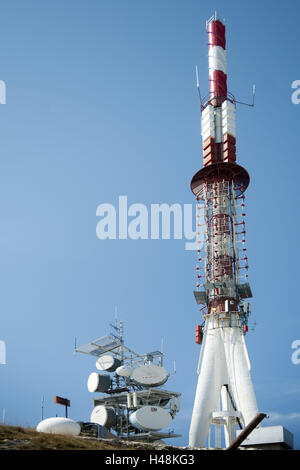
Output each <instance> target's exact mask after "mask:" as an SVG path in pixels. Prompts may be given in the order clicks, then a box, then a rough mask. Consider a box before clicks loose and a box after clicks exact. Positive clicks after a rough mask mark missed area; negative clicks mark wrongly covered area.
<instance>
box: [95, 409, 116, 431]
mask: <svg viewBox="0 0 300 470" xmlns="http://www.w3.org/2000/svg"><path fill="white" fill-rule="evenodd" d="M90 421H91V423H96V424H100V425H101V426H105V427H107V428H111V427H112V426H114V425H115V424H116V413H115V410H114V409H113V408H112V407H111V406H104V405H98V406H95V408H94V409H93V411H92V414H91V417H90Z"/></svg>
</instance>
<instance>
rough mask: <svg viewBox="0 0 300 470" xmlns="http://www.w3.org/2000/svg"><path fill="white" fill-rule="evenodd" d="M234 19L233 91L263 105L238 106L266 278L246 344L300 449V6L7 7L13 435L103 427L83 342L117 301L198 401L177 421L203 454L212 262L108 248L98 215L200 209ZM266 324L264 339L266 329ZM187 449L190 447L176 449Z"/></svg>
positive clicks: (115, 245)
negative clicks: (201, 269)
mask: <svg viewBox="0 0 300 470" xmlns="http://www.w3.org/2000/svg"><path fill="white" fill-rule="evenodd" d="M215 9H216V10H217V11H218V12H219V13H220V14H221V15H222V16H223V17H225V18H226V26H227V50H228V52H227V66H228V88H229V91H231V92H233V93H234V94H235V96H236V98H237V99H239V100H242V101H248V100H251V87H252V84H253V83H255V84H256V88H257V95H256V106H255V107H254V108H253V109H252V108H247V107H243V106H240V107H238V110H237V158H238V162H239V163H240V164H241V165H243V166H245V167H246V168H247V170H248V171H249V173H250V177H251V183H250V187H249V189H248V190H247V194H246V212H247V248H248V255H249V263H250V271H249V278H250V283H251V286H252V291H253V293H254V298H253V302H252V305H253V307H252V312H253V313H252V316H251V317H250V324H251V323H254V322H256V328H255V331H254V332H252V331H250V332H249V333H248V335H247V337H246V340H247V345H248V349H249V355H250V359H251V363H252V377H253V382H254V386H255V390H256V394H257V400H258V404H259V408H260V410H261V411H263V412H266V413H268V414H269V415H270V418H269V420H268V422H267V421H266V423H265V424H270V425H271V424H282V425H284V426H286V427H287V428H288V429H289V430H291V431H292V432H294V434H295V443H296V447H297V448H300V381H299V374H300V365H298V366H297V365H294V364H292V362H291V355H292V352H293V350H292V349H291V344H292V342H293V341H294V340H296V339H300V316H299V307H298V301H297V293H298V290H299V261H300V260H299V242H298V239H299V195H298V181H297V178H298V175H299V171H300V164H299V156H298V153H299V152H298V149H299V143H298V141H299V138H298V136H299V117H300V105H295V104H292V101H291V95H292V89H291V84H292V82H293V81H294V80H297V79H300V70H299V50H298V44H299V38H300V32H299V24H298V17H299V13H300V5H299V2H297V1H286V2H284V3H282V2H279V3H278V2H277V3H274V2H271V1H266V0H264V1H262V2H261V1H260V2H258V1H256V0H253V1H252V2H249V3H245V2H243V3H242V2H237V1H230V0H227V1H226V2H225V1H215V2H214V3H212V2H209V1H199V0H198V1H196V0H189V1H188V2H186V1H183V0H164V1H163V2H162V1H159V0H148V1H145V0H142V1H136V0H120V1H117V0H111V1H109V2H108V1H104V0H88V1H83V0H80V1H79V0H64V1H63V2H60V1H58V0H52V1H51V2H50V1H48V0H44V1H43V2H41V1H37V0H27V1H26V2H24V1H21V0H20V1H16V0H11V1H9V2H8V1H1V2H0V11H1V15H0V18H1V19H0V43H1V48H0V64H1V65H0V79H1V80H4V81H5V83H6V86H7V104H6V105H0V124H1V126H0V137H1V154H0V211H1V221H0V226H1V233H0V242H1V249H0V253H1V269H0V276H1V296H0V312H1V314H0V318H1V322H0V339H2V340H5V342H6V345H7V365H5V366H0V383H1V388H0V408H1V409H2V408H5V409H6V420H7V422H9V423H10V424H21V425H30V426H35V425H36V424H37V423H38V422H39V420H40V402H41V396H42V395H44V396H45V415H46V416H53V415H55V414H56V413H62V412H63V410H62V409H59V407H58V406H57V405H54V404H53V397H54V395H61V396H67V397H69V398H70V399H71V405H72V406H71V413H70V415H71V417H73V418H74V419H78V420H88V419H89V415H90V412H91V409H92V396H91V394H90V393H89V392H88V390H87V388H86V381H87V377H88V375H89V374H90V372H92V371H94V360H93V359H92V358H90V357H85V356H83V355H74V353H73V346H74V338H75V337H77V341H78V343H79V344H85V343H87V342H88V341H89V340H90V339H93V338H95V337H98V336H102V335H104V334H106V333H107V332H108V323H109V322H110V321H112V320H113V317H114V308H115V305H117V306H118V311H119V318H121V319H122V320H123V321H124V325H125V334H126V340H127V343H128V345H129V346H130V347H132V348H133V349H134V350H136V351H138V352H146V351H149V350H153V349H157V348H159V347H160V342H161V338H162V337H163V338H164V345H165V352H166V354H167V357H166V362H165V364H166V367H168V368H169V369H171V368H172V364H173V360H176V364H177V373H176V375H172V376H171V378H170V380H169V382H168V384H167V385H168V389H174V390H176V391H180V392H182V412H181V414H180V415H178V417H177V418H176V421H175V422H174V428H175V431H177V432H179V433H181V434H182V438H181V439H178V440H177V441H176V442H177V443H178V444H179V445H184V444H186V443H187V439H188V427H189V421H190V416H191V410H192V405H193V400H194V392H195V385H196V380H197V375H196V367H197V362H198V356H199V347H198V346H197V345H196V344H195V342H194V330H195V325H196V324H198V323H199V322H200V321H201V319H200V314H199V312H198V309H197V306H196V304H195V302H194V298H193V294H192V291H193V289H194V284H195V266H196V254H195V252H193V251H186V250H185V249H184V241H183V240H136V241H133V240H105V241H100V240H99V239H98V238H97V237H96V224H97V221H98V219H97V217H96V208H97V206H98V205H99V204H101V203H111V204H114V205H117V201H118V197H119V195H127V197H128V202H129V204H132V203H143V204H145V205H146V206H149V205H150V204H152V203H163V202H165V203H168V204H173V203H180V204H189V203H192V202H193V200H194V199H193V197H192V193H191V192H190V188H189V184H190V180H191V178H192V176H193V174H194V173H195V172H196V171H197V170H198V169H199V168H200V167H201V166H202V162H201V136H200V113H199V100H198V95H197V91H196V87H195V65H196V64H198V67H199V78H200V86H201V90H202V92H203V94H204V93H206V92H207V91H208V71H207V38H206V31H205V21H206V19H208V18H209V17H210V16H211V15H212V13H213V12H214V10H215ZM250 326H251V325H250ZM174 443H175V442H174Z"/></svg>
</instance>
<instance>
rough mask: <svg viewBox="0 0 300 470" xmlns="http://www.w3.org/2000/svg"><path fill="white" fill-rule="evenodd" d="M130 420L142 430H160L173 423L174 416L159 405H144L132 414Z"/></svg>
mask: <svg viewBox="0 0 300 470" xmlns="http://www.w3.org/2000/svg"><path fill="white" fill-rule="evenodd" d="M129 421H130V422H131V424H132V425H133V426H134V427H135V428H137V429H140V430H141V431H159V430H160V429H164V428H168V427H169V426H170V425H171V423H172V416H171V415H170V413H169V412H168V411H167V410H164V409H163V408H160V407H159V406H143V407H142V408H139V409H138V410H136V411H134V412H133V413H132V414H131V415H130V417H129Z"/></svg>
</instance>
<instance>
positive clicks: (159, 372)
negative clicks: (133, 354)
mask: <svg viewBox="0 0 300 470" xmlns="http://www.w3.org/2000/svg"><path fill="white" fill-rule="evenodd" d="M131 379H132V380H133V381H134V382H136V383H137V384H138V385H143V386H144V387H159V386H160V385H163V384H164V383H165V382H166V381H167V380H168V373H167V371H166V369H165V368H164V367H161V366H157V365H156V364H145V365H143V366H139V367H137V368H136V369H134V371H133V372H132V374H131Z"/></svg>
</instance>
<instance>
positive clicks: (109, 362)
mask: <svg viewBox="0 0 300 470" xmlns="http://www.w3.org/2000/svg"><path fill="white" fill-rule="evenodd" d="M120 365H121V361H120V360H119V359H117V358H116V357H113V356H111V355H109V354H106V355H104V356H100V357H99V359H98V360H97V362H96V367H97V369H98V370H105V371H107V372H114V371H115V370H116V369H117V368H118V367H119V366H120Z"/></svg>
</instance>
